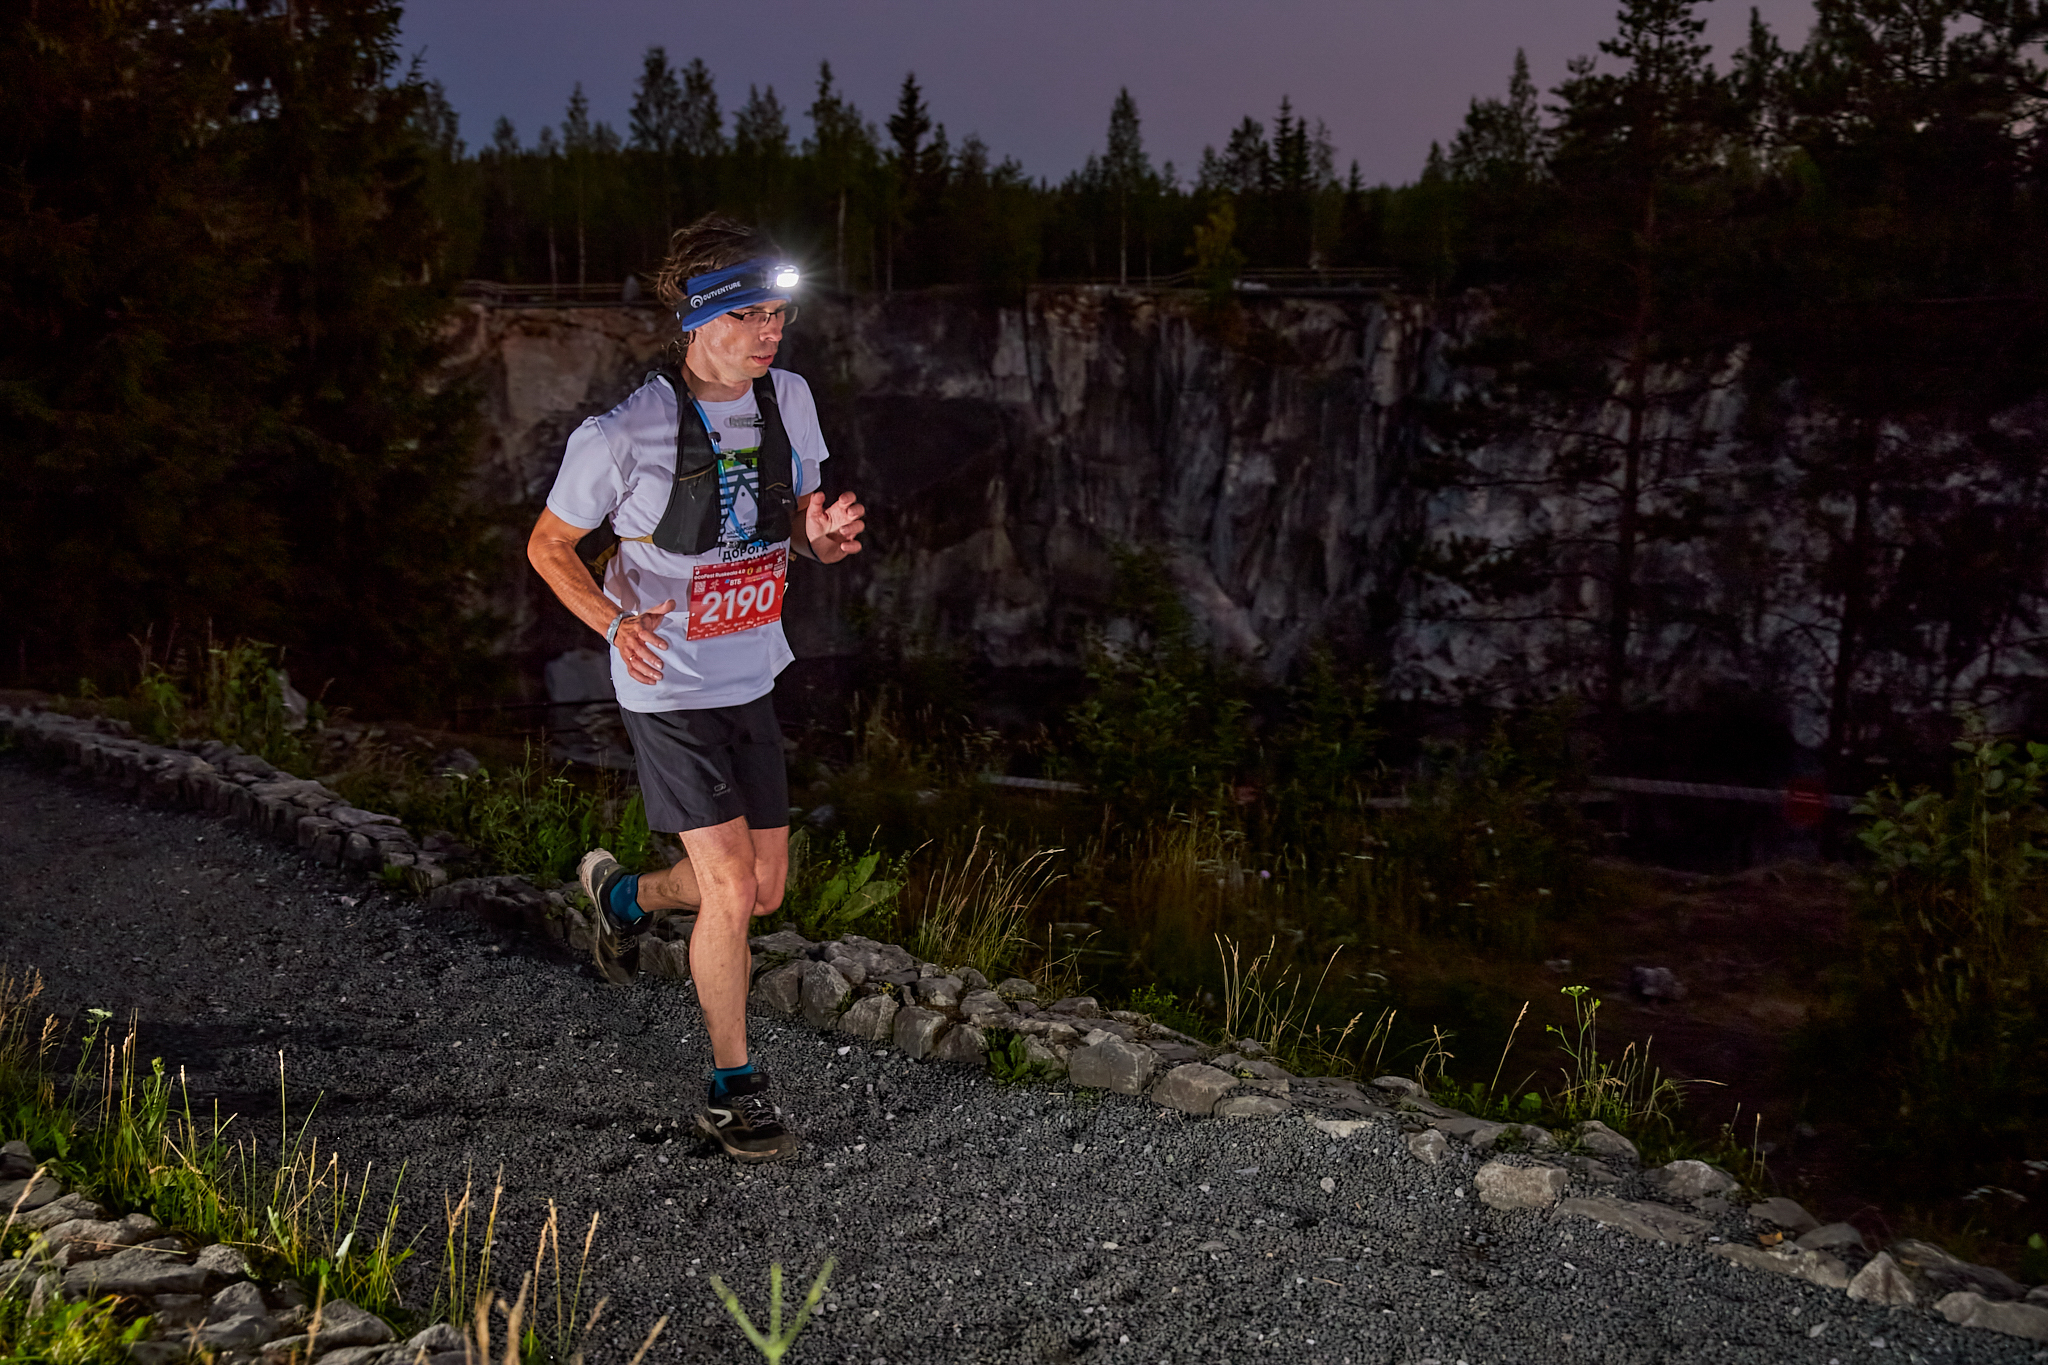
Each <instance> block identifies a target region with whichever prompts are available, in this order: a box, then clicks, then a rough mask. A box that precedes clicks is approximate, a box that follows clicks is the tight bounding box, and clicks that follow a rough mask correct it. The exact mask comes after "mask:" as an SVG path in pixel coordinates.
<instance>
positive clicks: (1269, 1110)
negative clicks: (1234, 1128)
mask: <svg viewBox="0 0 2048 1365" xmlns="http://www.w3.org/2000/svg"><path fill="white" fill-rule="evenodd" d="M1292 1108H1294V1106H1293V1105H1291V1104H1289V1103H1288V1102H1287V1101H1286V1100H1283V1099H1281V1098H1280V1097H1279V1096H1278V1095H1225V1096H1224V1097H1223V1098H1222V1099H1220V1100H1218V1101H1216V1107H1215V1109H1213V1110H1211V1111H1210V1112H1211V1113H1212V1114H1213V1115H1214V1116H1215V1117H1217V1118H1219V1119H1274V1118H1278V1117H1280V1116H1281V1115H1282V1114H1284V1113H1286V1112H1287V1111H1288V1110H1290V1109H1292Z"/></svg>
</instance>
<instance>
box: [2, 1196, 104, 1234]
mask: <svg viewBox="0 0 2048 1365" xmlns="http://www.w3.org/2000/svg"><path fill="white" fill-rule="evenodd" d="M106 1216H107V1211H106V1210H105V1209H103V1208H101V1207H100V1206H99V1205H98V1204H95V1203H93V1202H92V1200H90V1199H87V1198H86V1197H85V1196H84V1195H82V1194H67V1195H64V1196H63V1197H62V1198H59V1199H53V1200H51V1201H50V1202H49V1203H47V1204H45V1205H43V1206H42V1207H41V1208H39V1209H36V1210H34V1211H33V1212H29V1213H23V1214H20V1215H19V1216H17V1217H16V1218H15V1220H14V1225H15V1226H16V1227H18V1228H27V1229H28V1230H29V1231H30V1232H41V1231H43V1230H44V1229H45V1228H53V1227H56V1226H57V1225H58V1224H59V1223H68V1222H70V1221H71V1220H72V1219H74V1218H94V1219H98V1218H105V1217H106Z"/></svg>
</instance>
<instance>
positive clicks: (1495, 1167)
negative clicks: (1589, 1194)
mask: <svg viewBox="0 0 2048 1365" xmlns="http://www.w3.org/2000/svg"><path fill="white" fill-rule="evenodd" d="M1564 1182H1565V1174H1564V1170H1563V1169H1562V1168H1561V1167H1557V1166H1510V1165H1508V1164H1507V1163H1505V1162H1501V1161H1489V1162H1487V1163H1486V1164H1485V1165H1484V1166H1481V1167H1480V1168H1479V1174H1478V1175H1476V1176H1474V1177H1472V1184H1473V1187H1474V1188H1475V1189H1477V1190H1478V1191H1479V1200H1480V1202H1481V1203H1483V1204H1485V1205H1486V1206H1487V1207H1488V1208H1491V1209H1547V1208H1549V1207H1550V1206H1551V1205H1553V1204H1555V1203H1556V1202H1557V1201H1558V1197H1559V1196H1560V1195H1562V1194H1563V1193H1564Z"/></svg>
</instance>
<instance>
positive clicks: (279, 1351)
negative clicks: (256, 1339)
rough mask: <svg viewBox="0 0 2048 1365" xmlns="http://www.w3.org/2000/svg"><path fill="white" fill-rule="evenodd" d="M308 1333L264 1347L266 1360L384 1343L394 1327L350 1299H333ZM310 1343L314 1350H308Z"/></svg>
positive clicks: (328, 1302) (285, 1338)
mask: <svg viewBox="0 0 2048 1365" xmlns="http://www.w3.org/2000/svg"><path fill="white" fill-rule="evenodd" d="M309 1326H311V1327H312V1328H313V1329H315V1330H310V1331H308V1332H307V1333H306V1334H305V1335H304V1336H296V1337H283V1338H281V1339H279V1340H277V1341H273V1342H271V1343H269V1344H268V1345H267V1346H265V1347H264V1348H263V1358H264V1359H265V1360H282V1359H289V1358H290V1357H292V1356H294V1355H298V1356H308V1355H316V1354H319V1353H322V1352H326V1351H332V1350H337V1349H339V1348H341V1347H343V1346H381V1345H383V1344H384V1343H385V1342H387V1341H389V1340H391V1335H392V1334H391V1328H390V1325H389V1324H387V1323H386V1322H385V1321H384V1319H382V1318H380V1317H378V1316H377V1315H376V1314H375V1313H370V1312H366V1311H364V1310H363V1309H361V1308H358V1307H356V1306H355V1305H354V1304H352V1303H350V1302H349V1301H348V1300H347V1299H329V1300H328V1301H327V1302H326V1303H325V1304H323V1305H322V1306H321V1309H320V1317H319V1321H318V1322H317V1323H313V1324H309ZM309 1345H310V1347H311V1350H308V1349H307V1348H308V1346H309Z"/></svg>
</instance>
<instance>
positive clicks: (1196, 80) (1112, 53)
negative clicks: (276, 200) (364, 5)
mask: <svg viewBox="0 0 2048 1365" xmlns="http://www.w3.org/2000/svg"><path fill="white" fill-rule="evenodd" d="M1759 8H1760V9H1761V10H1762V12H1763V15H1764V18H1765V20H1766V22H1768V23H1770V24H1771V25H1772V27H1773V28H1775V29H1776V30H1777V31H1778V34H1779V37H1780V39H1781V41H1783V42H1784V43H1785V44H1786V45H1787V46H1788V47H1789V46H1795V45H1797V44H1798V43H1799V42H1800V41H1802V40H1803V39H1804V37H1805V35H1806V30H1807V27H1808V24H1809V23H1810V22H1811V15H1812V6H1811V4H1810V0H1760V4H1759ZM1614 11H1615V4H1614V3H1613V0H1256V2H1252V0H1236V2H1235V3H1231V2H1230V0H1035V3H1030V4H990V3H985V0H945V2H944V3H941V2H940V0H747V2H746V3H736V4H729V5H725V6H712V5H707V4H701V3H679V2H678V0H578V2H577V3H574V4H566V3H563V2H562V0H411V3H410V4H408V6H407V13H406V25H405V53H406V55H407V56H408V57H410V56H412V55H414V54H423V55H424V66H425V70H426V72H427V74H428V75H431V76H436V77H439V78H440V80H441V81H442V82H443V84H445V85H446V86H447V89H448V95H449V98H450V100H451V101H452V102H453V103H454V105H455V107H456V109H457V110H458V111H459V112H460V113H461V115H462V133H463V137H464V138H465V139H466V140H467V141H468V143H469V145H470V146H471V147H472V148H475V147H477V146H478V145H480V144H482V143H484V142H487V141H488V140H489V138H490V130H491V126H492V124H493V123H494V122H495V121H496V119H497V117H498V115H500V114H505V115H509V116H510V117H511V119H512V121H513V123H514V125H515V126H516V127H517V129H518V131H519V135H520V138H521V140H522V141H523V142H524V143H526V144H527V145H529V146H530V145H531V144H532V142H533V139H534V138H535V137H536V136H537V135H538V133H539V132H540V129H541V126H542V125H543V124H544V123H558V122H559V121H560V120H561V117H562V110H563V107H564V105H566V104H567V102H568V98H569V92H570V89H571V87H572V86H574V85H575V83H576V82H578V81H581V82H582V83H583V88H584V90H585V92H586V93H587V94H588V95H589V97H590V103H591V109H592V113H593V116H594V117H596V118H599V119H602V120H604V121H606V122H608V123H610V124H612V126H613V127H615V128H617V129H618V130H619V131H620V133H621V134H622V135H623V134H624V133H625V131H626V111H627V109H628V107H629V106H630V105H631V103H632V91H633V83H634V80H635V79H636V78H637V76H638V74H639V70H640V59H641V54H642V53H643V52H644V51H645V50H646V49H647V47H648V46H649V45H650V44H655V43H659V44H662V45H664V46H665V47H667V49H668V51H669V55H670V57H671V58H672V59H674V60H675V62H676V64H677V65H678V66H680V65H682V63H683V62H684V61H687V60H688V59H689V58H690V57H693V56H701V57H702V58H703V59H704V61H705V63H706V64H707V65H708V66H709V67H710V68H711V70H712V72H713V74H714V75H715V76H716V77H717V80H718V92H719V97H720V101H721V103H722V105H723V107H724V108H725V110H726V111H727V115H728V124H727V126H728V130H729V129H730V114H731V111H732V110H733V109H734V108H736V107H737V106H738V105H739V104H740V103H742V102H743V101H744V100H745V99H746V95H747V87H748V85H749V84H762V85H773V86H774V87H775V90H776V93H777V94H778V95H779V96H780V97H781V99H782V102H783V105H784V107H785V108H786V109H787V110H788V111H789V114H790V127H791V132H792V133H793V134H794V136H796V137H797V138H799V139H801V138H802V137H803V136H805V135H806V134H807V133H808V132H809V131H810V122H809V120H808V119H806V118H804V117H803V111H804V109H806V108H807V107H808V106H809V104H810V102H811V98H812V94H813V90H814V87H815V84H816V81H817V73H818V63H819V61H820V59H825V60H829V61H830V62H831V63H832V69H833V71H834V73H835V74H836V75H837V77H838V79H839V83H840V85H841V87H842V88H843V89H844V90H845V92H846V93H847V94H848V95H849V96H850V97H851V98H852V99H853V101H854V102H855V103H856V104H857V105H859V106H860V109H861V112H862V113H863V114H864V115H865V116H866V117H867V118H868V119H869V121H870V122H873V123H875V124H876V125H877V126H879V125H880V124H881V123H882V122H883V120H885V119H886V118H887V117H888V114H889V112H890V110H891V109H892V108H893V107H894V105H895V100H896V91H897V87H898V86H899V85H900V84H901V82H902V80H903V74H904V72H905V71H911V70H914V71H915V72H916V73H917V77H918V80H919V82H920V83H921V84H922V85H923V87H924V90H925V96H926V101H927V103H928V104H929V105H930V107H931V111H932V115H933V117H934V118H935V119H937V120H938V121H939V122H941V123H943V124H945V125H946V129H947V132H948V133H949V134H950V136H951V137H952V139H953V141H954V142H955V144H956V145H957V144H958V142H959V141H960V139H961V138H962V137H964V136H965V135H967V134H969V133H976V132H978V133H980V134H981V136H982V138H983V140H984V141H986V142H987V143H988V144H989V146H990V148H991V149H992V150H993V152H994V153H995V154H996V156H997V157H998V158H1000V157H1002V156H1014V157H1016V158H1017V159H1018V160H1019V161H1021V162H1022V163H1023V165H1024V168H1025V170H1026V171H1028V172H1029V173H1030V174H1032V175H1033V176H1045V177H1048V178H1051V179H1054V180H1057V179H1059V178H1061V177H1063V176H1065V175H1066V174H1067V172H1069V171H1071V170H1073V169H1075V168H1076V167H1078V166H1079V165H1080V164H1081V163H1082V161H1084V160H1085V159H1086V158H1087V156H1088V154H1089V153H1090V152H1092V151H1096V150H1098V149H1099V148H1100V147H1101V145H1102V141H1103V130H1104V127H1105V125H1106V124H1107V122H1108V117H1109V106H1110V101H1111V100H1112V99H1114V98H1115V96H1116V92H1117V87H1118V86H1122V85H1127V86H1129V87H1130V90H1131V94H1132V96H1133V97H1134V98H1136V100H1137V102H1138V109H1139V113H1140V115H1141V117H1142V119H1143V122H1144V133H1145V143H1146V147H1147V149H1148V150H1149V151H1150V152H1151V154H1152V157H1153V160H1154V163H1155V164H1157V163H1159V162H1162V161H1167V160H1171V161H1172V162H1173V163H1174V164H1175V166H1176V167H1177V168H1178V169H1179V171H1180V172H1181V175H1182V178H1183V179H1184V180H1185V179H1189V178H1192V174H1193V171H1194V168H1195V165H1196V163H1197V162H1198V161H1199V159H1200V157H1201V153H1202V147H1203V145H1204V144H1214V145H1218V146H1220V145H1221V143H1222V142H1223V139H1224V138H1225V137H1226V136H1227V135H1228V133H1229V131H1230V128H1231V127H1232V126H1233V125H1234V124H1236V123H1237V121H1238V120H1239V119H1240V118H1242V117H1243V116H1244V115H1245V114H1252V115H1254V116H1256V117H1258V118H1260V119H1261V120H1262V121H1266V122H1269V123H1270V121H1271V117H1272V114H1273V111H1274V109H1275V108H1276V107H1277V106H1278V104H1279V102H1280V97H1281V96H1282V95H1292V97H1293V99H1294V106H1295V108H1296V110H1297V111H1299V112H1301V113H1303V114H1305V115H1307V116H1308V117H1309V118H1311V119H1315V118H1321V119H1322V120H1323V121H1324V122H1326V123H1327V124H1328V125H1329V127H1330V132H1331V136H1332V140H1333V141H1334V142H1335V143H1336V147H1337V155H1338V167H1339V170H1340V172H1341V171H1342V170H1343V169H1344V168H1345V167H1347V166H1348V165H1349V164H1350V162H1351V161H1352V160H1354V159H1355V160H1356V161H1357V162H1358V164H1359V168H1360V170H1361V171H1362V172H1363V173H1364V175H1365V178H1366V180H1367V182H1368V183H1373V182H1378V181H1391V182H1400V181H1405V180H1409V179H1412V178H1413V177H1414V176H1415V174H1416V173H1417V172H1418V171H1419V170H1420V169H1421V166H1422V162H1423V158H1424V156H1425V155H1426V154H1427V152H1428V149H1429V144H1430V141H1431V139H1433V138H1434V139H1448V138H1449V136H1450V135H1451V134H1452V133H1453V132H1454V131H1455V130H1456V128H1457V126H1458V122H1459V120H1460V118H1462V117H1463V114H1464V110H1465V107H1466V104H1467V102H1468V101H1469V100H1471V98H1472V97H1473V96H1474V95H1492V94H1499V93H1501V92H1502V91H1503V90H1504V89H1505V88H1506V86H1507V78H1508V71H1509V68H1510V67H1511V65H1512V64H1513V61H1514V55H1515V49H1516V48H1518V47H1520V48H1525V49H1526V50H1527V51H1528V54H1529V61H1530V64H1531V67H1532V69H1533V71H1534V74H1535V77H1536V80H1537V83H1538V84H1539V85H1540V86H1541V87H1543V88H1544V89H1545V90H1548V89H1549V88H1550V87H1551V86H1553V85H1555V84H1556V83H1557V82H1558V81H1559V80H1561V79H1562V78H1563V76H1564V74H1565V63H1566V62H1567V61H1568V60H1569V59H1570V58H1572V57H1573V56H1576V55H1579V54H1581V53H1590V52H1593V51H1594V49H1595V47H1596V46H1597V44H1598V43H1599V41H1600V40H1601V39H1602V38H1604V37H1606V36H1608V34H1610V33H1611V32H1612V31H1613V23H1614ZM1702 13H1703V14H1704V15H1705V17H1706V18H1707V19H1708V30H1707V32H1708V37H1709V38H1710V39H1712V40H1713V41H1714V42H1716V44H1717V45H1719V46H1720V47H1721V48H1722V49H1723V50H1726V48H1727V47H1729V46H1731V45H1734V44H1739V43H1740V41H1741V39H1742V37H1743V34H1744V32H1745V30H1746V27H1747V24H1748V15H1749V6H1748V5H1747V4H1740V3H1736V2H1735V0H1719V2H1718V3H1711V4H1708V5H1706V6H1705V7H1704V8H1703V10H1702Z"/></svg>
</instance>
